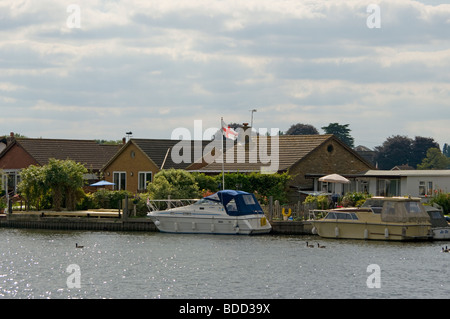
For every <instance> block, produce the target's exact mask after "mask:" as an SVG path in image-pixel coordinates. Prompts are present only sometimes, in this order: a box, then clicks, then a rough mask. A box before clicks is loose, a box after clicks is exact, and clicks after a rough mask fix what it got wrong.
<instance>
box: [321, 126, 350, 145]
mask: <svg viewBox="0 0 450 319" xmlns="http://www.w3.org/2000/svg"><path fill="white" fill-rule="evenodd" d="M349 125H350V124H344V125H340V124H339V123H330V124H328V126H323V127H321V129H322V130H324V131H325V133H326V134H333V135H335V136H336V137H337V138H338V139H340V140H341V141H342V142H344V143H345V144H347V145H348V146H349V147H351V148H353V146H354V142H355V140H354V139H353V137H352V136H351V135H350V131H351V130H350V129H349V128H348V126H349Z"/></svg>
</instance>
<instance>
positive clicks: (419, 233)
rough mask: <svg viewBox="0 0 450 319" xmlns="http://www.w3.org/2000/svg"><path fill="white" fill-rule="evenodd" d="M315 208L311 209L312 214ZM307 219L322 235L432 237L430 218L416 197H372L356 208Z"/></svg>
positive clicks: (370, 237)
mask: <svg viewBox="0 0 450 319" xmlns="http://www.w3.org/2000/svg"><path fill="white" fill-rule="evenodd" d="M317 212H318V211H313V214H314V215H315V214H316V213H317ZM321 213H322V214H323V213H325V216H324V217H323V218H321V219H317V220H314V219H313V220H311V223H312V224H313V227H314V228H313V233H316V234H318V235H319V236H321V237H326V238H346V239H369V240H370V239H374V240H393V241H406V240H430V239H433V234H432V230H431V223H430V217H429V216H428V214H427V212H426V211H425V208H424V206H423V205H422V204H421V203H420V199H419V198H411V197H372V198H369V199H367V200H366V202H365V203H364V204H363V205H362V206H361V207H359V208H357V207H351V208H337V209H331V210H326V211H321Z"/></svg>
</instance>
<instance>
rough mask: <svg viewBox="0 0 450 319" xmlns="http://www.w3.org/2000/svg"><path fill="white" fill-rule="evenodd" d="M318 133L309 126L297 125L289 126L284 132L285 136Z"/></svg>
mask: <svg viewBox="0 0 450 319" xmlns="http://www.w3.org/2000/svg"><path fill="white" fill-rule="evenodd" d="M317 134H319V131H318V130H317V129H316V128H315V127H314V126H312V125H311V124H302V123H297V124H293V125H291V127H290V128H289V129H288V130H287V131H286V135H317Z"/></svg>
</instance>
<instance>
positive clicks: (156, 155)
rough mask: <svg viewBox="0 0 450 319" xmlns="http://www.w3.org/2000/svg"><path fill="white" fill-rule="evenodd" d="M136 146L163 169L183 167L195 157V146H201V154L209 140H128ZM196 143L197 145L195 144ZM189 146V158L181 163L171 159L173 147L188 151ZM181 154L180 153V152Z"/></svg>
mask: <svg viewBox="0 0 450 319" xmlns="http://www.w3.org/2000/svg"><path fill="white" fill-rule="evenodd" d="M130 141H131V142H132V143H134V144H135V145H136V146H137V147H138V148H140V149H141V150H142V152H144V153H145V154H146V155H147V156H148V157H149V158H150V159H151V160H152V161H153V162H154V163H155V164H156V165H157V166H158V168H161V167H162V165H163V163H164V166H163V168H164V169H170V168H175V169H185V168H186V167H187V166H189V165H190V164H191V163H193V162H194V161H195V160H196V158H195V155H196V154H195V152H194V149H195V147H199V146H200V147H201V153H200V156H201V155H202V154H203V149H204V147H205V146H206V145H208V143H210V142H211V141H188V140H186V141H180V140H168V139H137V138H133V139H131V140H130ZM197 144H198V145H197ZM189 146H190V152H189V157H190V160H187V161H186V162H184V161H183V162H181V163H175V162H174V160H173V159H172V151H173V150H174V148H175V149H178V150H180V149H182V150H184V151H188V148H189ZM180 155H182V153H181V154H180Z"/></svg>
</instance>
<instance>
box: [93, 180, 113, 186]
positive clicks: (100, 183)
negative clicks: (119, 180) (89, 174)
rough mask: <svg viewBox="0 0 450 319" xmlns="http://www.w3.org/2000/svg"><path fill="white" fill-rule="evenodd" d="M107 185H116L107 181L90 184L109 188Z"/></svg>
mask: <svg viewBox="0 0 450 319" xmlns="http://www.w3.org/2000/svg"><path fill="white" fill-rule="evenodd" d="M109 185H116V184H115V183H111V182H108V181H99V182H97V183H94V184H91V185H90V186H109Z"/></svg>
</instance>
